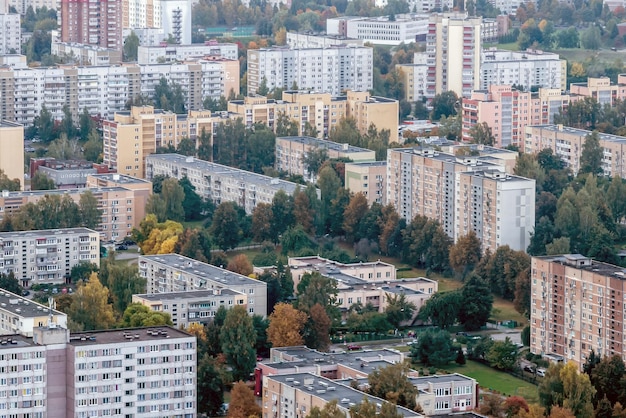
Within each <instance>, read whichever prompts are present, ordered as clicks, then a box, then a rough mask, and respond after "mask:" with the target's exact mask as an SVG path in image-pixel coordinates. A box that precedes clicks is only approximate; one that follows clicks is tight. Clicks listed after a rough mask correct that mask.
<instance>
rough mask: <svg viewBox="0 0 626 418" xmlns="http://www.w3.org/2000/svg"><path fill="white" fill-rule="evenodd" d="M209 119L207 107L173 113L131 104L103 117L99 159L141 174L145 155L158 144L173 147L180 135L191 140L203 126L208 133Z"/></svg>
mask: <svg viewBox="0 0 626 418" xmlns="http://www.w3.org/2000/svg"><path fill="white" fill-rule="evenodd" d="M213 123H215V118H214V117H212V116H211V112H210V111H208V110H207V111H197V112H196V111H190V112H189V113H188V114H187V115H177V114H175V113H173V112H168V111H163V110H159V109H154V108H153V107H152V106H133V107H132V108H131V110H129V111H123V112H117V113H116V114H115V117H114V119H113V120H105V121H103V123H102V134H103V135H102V138H103V143H104V161H103V162H104V164H107V165H108V166H109V167H110V168H111V169H113V170H116V171H117V172H118V173H120V174H125V175H129V176H133V177H140V178H145V176H146V170H145V159H146V157H147V156H149V155H150V154H154V153H155V152H156V150H157V148H159V147H167V146H169V145H171V146H173V147H177V146H178V144H179V142H180V141H181V140H182V139H183V138H190V139H192V140H194V141H195V140H197V138H198V137H199V136H200V135H201V134H202V131H203V130H204V131H205V132H207V134H209V135H211V134H212V133H213Z"/></svg>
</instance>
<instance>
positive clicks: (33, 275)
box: [0, 228, 100, 287]
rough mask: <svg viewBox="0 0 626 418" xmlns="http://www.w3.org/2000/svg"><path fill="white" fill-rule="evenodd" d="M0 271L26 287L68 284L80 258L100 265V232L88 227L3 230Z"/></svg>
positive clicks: (0, 236)
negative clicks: (13, 277) (10, 275)
mask: <svg viewBox="0 0 626 418" xmlns="http://www.w3.org/2000/svg"><path fill="white" fill-rule="evenodd" d="M0 248H2V249H3V250H4V252H3V253H0V272H3V273H5V274H8V273H13V274H14V275H15V278H16V279H17V280H18V281H19V282H20V284H21V285H22V286H24V287H30V286H32V285H34V284H40V283H54V284H65V283H68V282H69V281H70V273H71V271H72V267H74V266H75V265H76V264H78V263H80V262H88V263H94V264H96V265H98V266H99V265H100V236H99V234H98V232H96V231H94V230H91V229H87V228H66V229H45V230H40V231H19V232H0Z"/></svg>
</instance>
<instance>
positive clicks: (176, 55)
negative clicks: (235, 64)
mask: <svg viewBox="0 0 626 418" xmlns="http://www.w3.org/2000/svg"><path fill="white" fill-rule="evenodd" d="M238 49H239V48H238V46H237V44H235V43H218V42H215V41H209V42H206V43H204V44H190V45H170V44H160V45H149V46H148V45H147V46H140V47H139V48H138V50H137V63H138V64H142V65H146V64H159V63H163V62H165V63H172V62H177V61H185V60H188V59H191V58H198V57H200V58H202V57H206V56H211V57H220V58H225V59H229V60H237V59H238V58H239V55H238Z"/></svg>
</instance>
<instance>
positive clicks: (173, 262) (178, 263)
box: [139, 254, 263, 286]
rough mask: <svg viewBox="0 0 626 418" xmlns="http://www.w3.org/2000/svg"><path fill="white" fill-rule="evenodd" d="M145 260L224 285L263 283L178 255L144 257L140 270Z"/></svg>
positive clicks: (141, 259) (140, 261)
mask: <svg viewBox="0 0 626 418" xmlns="http://www.w3.org/2000/svg"><path fill="white" fill-rule="evenodd" d="M144 260H146V261H149V262H151V263H157V264H161V265H164V266H167V267H170V268H174V269H176V270H181V271H184V272H186V273H189V274H194V275H196V276H198V277H203V278H206V279H208V280H211V281H213V282H218V283H221V284H224V285H239V286H242V285H254V286H256V285H258V284H260V283H263V282H261V281H259V280H254V279H251V278H249V277H246V276H243V275H241V274H237V273H234V272H232V271H228V270H225V269H221V268H219V267H217V266H214V265H212V264H207V263H203V262H201V261H197V260H194V259H192V258H189V257H185V256H182V255H178V254H159V255H142V256H140V257H139V268H142V266H141V263H142V262H145V261H144ZM205 286H206V284H205Z"/></svg>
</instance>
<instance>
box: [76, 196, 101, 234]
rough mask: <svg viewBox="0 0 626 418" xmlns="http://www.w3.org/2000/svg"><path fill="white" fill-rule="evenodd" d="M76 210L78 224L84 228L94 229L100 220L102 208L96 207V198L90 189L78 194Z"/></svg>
mask: <svg viewBox="0 0 626 418" xmlns="http://www.w3.org/2000/svg"><path fill="white" fill-rule="evenodd" d="M78 211H79V213H80V224H81V225H82V226H84V227H85V228H91V229H95V228H96V227H97V226H98V225H100V223H101V222H102V209H100V208H98V199H97V198H96V197H95V196H94V195H93V193H92V192H91V190H87V191H86V192H83V193H81V194H80V199H79V200H78Z"/></svg>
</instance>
